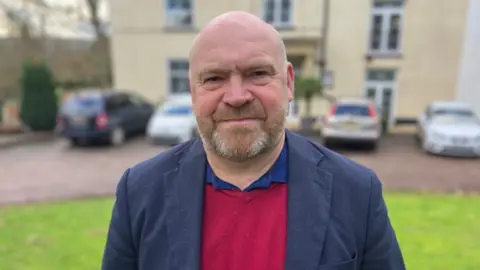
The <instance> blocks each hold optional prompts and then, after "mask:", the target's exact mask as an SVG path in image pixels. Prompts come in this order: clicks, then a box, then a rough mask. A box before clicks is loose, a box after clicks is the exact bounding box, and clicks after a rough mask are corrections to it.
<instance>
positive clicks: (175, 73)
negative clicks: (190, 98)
mask: <svg viewBox="0 0 480 270" xmlns="http://www.w3.org/2000/svg"><path fill="white" fill-rule="evenodd" d="M174 62H184V63H188V59H181V58H174V59H169V60H168V61H167V70H168V73H167V74H168V77H167V79H168V88H167V89H168V94H169V95H176V94H188V93H190V92H185V93H183V92H175V91H174V89H173V84H172V79H173V78H175V77H176V78H179V79H185V80H187V82H188V81H189V78H188V69H187V70H185V72H184V71H183V70H182V71H179V70H172V69H171V64H172V63H174Z"/></svg>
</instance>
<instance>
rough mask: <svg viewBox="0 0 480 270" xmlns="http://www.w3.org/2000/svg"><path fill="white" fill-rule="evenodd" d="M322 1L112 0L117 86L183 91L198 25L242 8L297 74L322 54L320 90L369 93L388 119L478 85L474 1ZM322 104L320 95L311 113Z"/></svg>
mask: <svg viewBox="0 0 480 270" xmlns="http://www.w3.org/2000/svg"><path fill="white" fill-rule="evenodd" d="M324 1H328V0H322V1H320V0H243V1H236V0H143V1H137V2H133V1H130V0H115V1H112V2H111V5H112V6H111V19H112V28H113V38H112V54H113V57H112V59H113V67H114V70H113V72H114V82H115V87H117V88H121V89H127V90H132V91H138V92H141V93H142V94H143V95H145V96H146V97H148V98H150V99H152V100H155V101H158V100H161V99H163V98H164V97H165V96H166V95H169V94H173V93H183V92H188V91H189V87H188V53H189V48H190V46H191V44H192V41H193V39H194V37H195V35H196V34H197V33H198V31H199V29H201V28H202V27H203V26H204V25H205V24H206V23H207V22H208V21H209V20H210V19H212V18H213V17H215V16H217V15H219V14H221V13H223V12H227V11H231V10H244V11H248V12H251V13H254V14H256V15H258V16H259V17H261V18H263V19H264V20H265V21H267V22H269V23H271V24H272V25H273V26H275V27H276V28H277V29H278V31H279V33H280V35H281V36H282V38H283V39H284V42H285V44H286V48H287V56H288V59H289V61H290V62H292V64H293V65H294V68H295V72H296V74H297V76H319V74H320V67H319V62H320V61H319V59H320V58H319V53H320V52H321V51H324V52H325V55H326V62H325V66H324V68H325V70H326V71H327V72H328V74H330V75H331V76H329V78H330V79H331V80H330V81H331V83H332V85H331V87H329V88H328V89H326V90H325V91H326V93H328V94H329V95H331V96H334V97H337V98H341V97H370V98H373V99H375V100H376V101H377V103H378V104H379V106H380V107H381V108H382V112H383V113H384V114H385V115H386V116H387V117H388V119H389V120H390V123H392V124H393V123H396V122H408V121H411V120H413V119H415V118H416V117H417V115H418V114H419V113H420V112H421V111H422V110H423V109H424V108H425V106H426V104H427V103H429V102H431V101H433V100H439V99H441V100H452V99H460V98H461V99H464V100H469V99H470V98H471V97H472V95H473V94H472V93H471V92H472V91H474V92H475V93H478V92H479V91H480V89H479V88H478V79H479V77H480V76H474V75H472V74H475V73H477V74H479V73H478V71H479V69H480V68H479V64H478V63H480V61H476V62H475V61H474V60H472V58H471V57H472V55H473V54H475V53H476V55H477V58H478V50H479V49H477V48H480V46H478V43H480V42H479V38H478V33H479V31H478V20H480V19H478V18H480V16H478V15H479V14H477V13H479V11H478V10H479V9H478V8H477V11H475V12H472V11H471V10H472V9H473V5H474V4H472V3H473V2H476V3H477V4H476V5H478V2H479V1H480V0H456V1H452V0H422V1H411V0H410V1H409V0H358V1H351V0H330V1H329V3H328V5H327V7H328V9H324V7H325V5H324V4H325V2H324ZM326 14H327V15H328V16H327V18H328V20H326V23H324V18H325V17H324V16H325V15H326ZM323 26H325V29H324V28H323ZM475 27H476V29H475ZM324 30H326V31H324ZM467 36H469V37H467ZM324 44H325V47H324V48H323V49H324V50H320V49H321V48H322V45H324ZM460 78H461V79H460ZM474 87H477V88H476V89H475V90H471V88H474ZM459 89H462V90H461V91H460V90H459ZM477 95H478V94H477ZM298 103H299V104H300V106H299V107H300V114H302V113H303V108H304V106H303V104H302V102H301V101H298ZM328 105H329V103H328V102H327V101H326V100H325V99H323V98H320V97H317V98H316V99H315V100H314V103H313V106H312V108H313V113H314V114H315V115H323V114H325V113H326V112H327V111H328ZM477 106H478V105H477Z"/></svg>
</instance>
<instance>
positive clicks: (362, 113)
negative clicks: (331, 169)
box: [321, 99, 381, 149]
mask: <svg viewBox="0 0 480 270" xmlns="http://www.w3.org/2000/svg"><path fill="white" fill-rule="evenodd" d="M321 133H322V138H323V144H324V145H325V146H328V145H329V144H330V143H331V142H336V141H339V142H355V143H361V144H368V146H369V147H370V148H372V149H375V148H376V147H377V143H378V141H379V139H380V136H381V125H380V121H379V118H378V116H377V109H376V106H375V103H374V102H373V101H371V100H369V99H341V100H338V101H337V102H335V103H334V104H332V106H331V108H330V113H329V114H328V115H327V116H326V117H325V118H324V120H323V123H322V127H321Z"/></svg>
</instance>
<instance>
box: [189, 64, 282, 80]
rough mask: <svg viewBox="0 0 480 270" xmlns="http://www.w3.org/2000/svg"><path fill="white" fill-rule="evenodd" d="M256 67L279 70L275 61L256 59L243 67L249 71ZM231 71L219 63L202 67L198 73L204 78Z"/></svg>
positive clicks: (270, 70) (271, 70)
mask: <svg viewBox="0 0 480 270" xmlns="http://www.w3.org/2000/svg"><path fill="white" fill-rule="evenodd" d="M256 69H267V70H268V71H269V72H277V68H275V65H274V64H273V63H268V62H266V61H255V62H252V63H247V64H246V65H245V67H242V68H241V70H242V71H249V70H256ZM227 73H230V69H229V68H222V67H220V66H217V65H212V66H210V67H206V68H204V69H202V70H201V71H200V72H199V73H198V78H200V79H203V78H205V77H206V76H208V75H212V74H227Z"/></svg>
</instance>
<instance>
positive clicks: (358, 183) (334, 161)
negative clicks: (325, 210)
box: [311, 142, 379, 190]
mask: <svg viewBox="0 0 480 270" xmlns="http://www.w3.org/2000/svg"><path fill="white" fill-rule="evenodd" d="M311 144H312V147H314V148H315V149H316V151H319V152H320V153H321V154H322V156H323V157H322V159H321V161H320V164H319V166H320V167H321V168H322V169H325V170H327V171H329V172H330V173H332V175H333V176H334V179H335V182H337V184H338V182H340V184H341V185H345V186H348V187H351V188H361V189H367V190H370V188H371V186H372V184H375V183H376V182H379V180H378V177H377V175H376V173H375V172H374V171H373V170H372V169H371V168H369V167H367V166H365V165H363V164H360V163H359V162H357V161H354V160H353V159H351V158H349V157H347V156H345V155H342V154H340V153H337V152H334V151H332V150H330V149H328V148H326V147H324V146H322V145H320V144H318V143H316V142H311Z"/></svg>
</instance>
